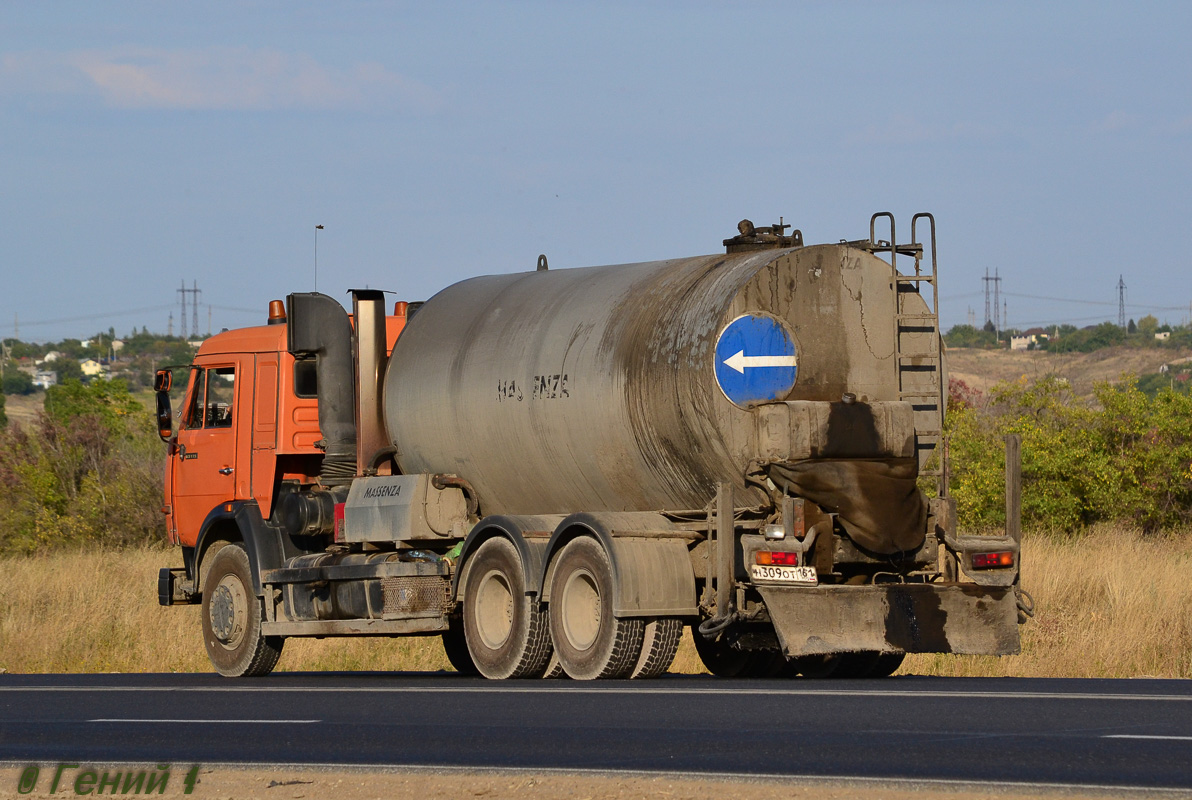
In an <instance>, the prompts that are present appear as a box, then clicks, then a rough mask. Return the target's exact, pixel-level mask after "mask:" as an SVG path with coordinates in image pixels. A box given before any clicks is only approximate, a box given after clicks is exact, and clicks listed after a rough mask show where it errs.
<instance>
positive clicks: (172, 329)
mask: <svg viewBox="0 0 1192 800" xmlns="http://www.w3.org/2000/svg"><path fill="white" fill-rule="evenodd" d="M166 336H169V337H170V338H171V339H172V338H174V312H173V311H171V312H170V328H169V332H168V333H166Z"/></svg>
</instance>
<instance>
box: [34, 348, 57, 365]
mask: <svg viewBox="0 0 1192 800" xmlns="http://www.w3.org/2000/svg"><path fill="white" fill-rule="evenodd" d="M60 358H62V354H61V353H59V352H58V351H57V350H51V351H50V352H48V353H46V355H45V358H43V359H42V360H41V361H40V362H39V363H42V364H52V363H53V362H55V361H57V360H58V359H60Z"/></svg>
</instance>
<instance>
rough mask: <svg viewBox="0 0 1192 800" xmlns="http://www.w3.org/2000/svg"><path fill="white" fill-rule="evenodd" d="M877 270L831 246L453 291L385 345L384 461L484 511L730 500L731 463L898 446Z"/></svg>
mask: <svg viewBox="0 0 1192 800" xmlns="http://www.w3.org/2000/svg"><path fill="white" fill-rule="evenodd" d="M892 276H893V270H892V268H891V266H890V265H889V264H888V263H887V262H885V261H883V260H882V259H880V258H878V257H877V256H875V255H873V254H872V253H870V252H867V251H865V250H863V249H858V248H855V247H850V246H847V245H844V244H839V245H836V244H832V245H814V246H808V247H796V248H788V249H778V250H759V251H754V252H742V253H732V254H726V255H708V256H698V257H693V258H682V259H675V260H669V261H656V262H649V263H638V264H623V265H616V266H603V267H587V268H580V269H562V270H549V271H537V272H530V273H520V274H508V275H491V276H484V277H478V278H473V279H470V280H466V281H463V282H461V283H457V284H455V285H453V286H450V287H448V288H446V289H444V290H443V291H441V292H439V293H438V294H436V295H435V296H434V297H432V298H431V299H430V300H428V301H427V302H426V303H425V305H423V306H422V307H421V309H420V310H419V311H418V313H417V314H416V315H415V316H413V317H412V318H411V319H410V321H409V323H408V325H407V327H406V328H405V330H404V331H403V333H402V335H401V337H400V339H398V341H397V344H396V345H395V347H394V350H393V354H392V358H391V360H390V363H389V368H388V371H387V373H386V376H385V386H384V408H385V421H386V425H387V430H388V434H389V437H390V439H391V440H392V442H393V444H394V446H395V447H396V448H397V451H398V452H397V456H396V458H397V461H398V464H399V466H400V467H401V469H402V471H403V472H407V473H455V474H458V475H460V476H463V477H466V478H467V479H468V480H469V481H470V482H471V483H472V485H473V486H474V487H475V490H476V493H477V495H478V498H479V501H480V506H481V511H482V512H483V513H484V514H565V513H570V512H573V511H579V510H583V511H644V510H680V509H699V508H703V507H704V506H705V505H706V504H707V503H708V502H709V501H710V499H711V498H712V497H713V495H714V494H715V487H716V483H717V482H718V481H728V482H731V483H732V484H733V485H734V486H735V487H736V492H737V498H736V501H737V503H738V504H739V505H748V504H754V503H757V502H758V501H759V499H760V498H761V493H760V491H759V490H757V489H754V488H751V487H750V485H749V484H747V483H746V481H745V479H744V474H745V472H746V469H747V468H748V467H749V465H750V464H751V462H758V461H787V462H798V461H803V460H807V459H812V460H814V459H816V458H837V459H839V458H845V459H849V458H856V459H865V458H871V459H872V458H883V457H907V456H914V452H915V451H914V434H915V431H914V420H913V412H912V411H911V404H910V403H909V402H902V401H901V400H900V395H899V372H898V369H897V366H896V360H897V359H896V356H895V346H894V336H895V309H896V300H895V298H896V287H895V281H894V280H893V277H892ZM902 302H903V303H904V310H905V304H906V303H907V302H911V303H913V304H915V307H916V308H918V307H919V306H922V309H923V311H924V312H925V311H926V305H925V304H923V303H922V300H921V299H920V298H919V297H918V295H917V294H914V295H913V299H911V300H909V301H908V300H907V299H906V298H904V299H903V301H902ZM846 395H847V397H846ZM845 404H847V405H849V406H850V408H849V409H845V408H843V405H845ZM850 414H851V415H852V416H849V415H850ZM858 414H860V416H858ZM842 415H843V416H842ZM833 425H835V430H833Z"/></svg>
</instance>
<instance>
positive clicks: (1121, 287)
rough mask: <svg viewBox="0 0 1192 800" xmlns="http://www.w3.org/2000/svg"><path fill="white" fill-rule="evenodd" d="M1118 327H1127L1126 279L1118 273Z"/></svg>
mask: <svg viewBox="0 0 1192 800" xmlns="http://www.w3.org/2000/svg"><path fill="white" fill-rule="evenodd" d="M1117 290H1118V327H1119V328H1121V329H1123V330H1125V328H1126V281H1125V280H1124V279H1123V278H1122V276H1121V275H1118V284H1117Z"/></svg>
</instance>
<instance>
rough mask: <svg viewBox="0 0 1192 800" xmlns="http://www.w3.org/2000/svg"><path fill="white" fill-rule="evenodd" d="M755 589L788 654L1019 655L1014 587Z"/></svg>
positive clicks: (965, 585) (908, 586)
mask: <svg viewBox="0 0 1192 800" xmlns="http://www.w3.org/2000/svg"><path fill="white" fill-rule="evenodd" d="M757 589H758V591H759V592H760V593H761V596H762V599H763V601H764V602H765V604H766V608H767V610H768V611H769V613H770V618H771V619H772V620H773V623H774V630H775V632H776V633H777V634H778V641H779V642H780V643H781V644H782V649H783V652H785V653H786V655H787V656H789V657H794V656H800V655H813V654H818V653H839V652H854V651H858V650H878V651H881V652H887V653H888V652H903V653H964V654H969V655H1013V654H1016V653H1018V652H1020V644H1019V636H1018V604H1017V599H1016V597H1015V594H1014V588H1013V587H1000V586H975V585H973V584H947V585H940V584H889V585H878V586H815V587H774V586H758V587H757Z"/></svg>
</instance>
